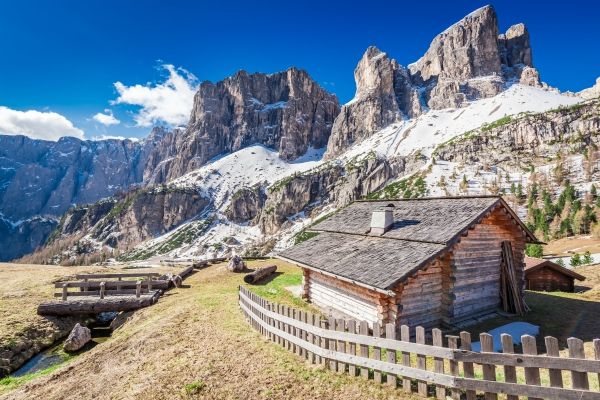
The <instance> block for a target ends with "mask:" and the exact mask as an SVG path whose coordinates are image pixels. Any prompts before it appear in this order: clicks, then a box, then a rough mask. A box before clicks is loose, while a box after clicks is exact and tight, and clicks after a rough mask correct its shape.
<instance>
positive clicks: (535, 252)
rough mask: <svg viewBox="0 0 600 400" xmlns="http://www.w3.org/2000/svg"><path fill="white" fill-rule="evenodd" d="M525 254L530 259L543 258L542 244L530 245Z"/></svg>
mask: <svg viewBox="0 0 600 400" xmlns="http://www.w3.org/2000/svg"><path fill="white" fill-rule="evenodd" d="M525 254H527V255H528V256H529V257H535V258H542V256H543V255H544V249H543V248H542V245H541V244H528V245H527V247H526V248H525Z"/></svg>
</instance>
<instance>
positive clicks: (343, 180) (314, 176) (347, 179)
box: [258, 157, 405, 235]
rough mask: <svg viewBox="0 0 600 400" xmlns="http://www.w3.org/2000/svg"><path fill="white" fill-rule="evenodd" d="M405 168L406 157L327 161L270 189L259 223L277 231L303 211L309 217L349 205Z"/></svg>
mask: <svg viewBox="0 0 600 400" xmlns="http://www.w3.org/2000/svg"><path fill="white" fill-rule="evenodd" d="M404 168H405V165H404V161H403V160H395V162H390V161H388V160H386V159H381V158H376V157H370V158H366V159H364V160H361V161H352V162H349V163H348V164H346V165H341V164H339V163H335V164H331V165H327V164H326V165H325V166H322V167H319V168H317V169H315V170H312V171H309V172H307V173H304V174H300V175H296V176H292V177H289V178H286V179H285V180H283V181H281V182H276V183H275V184H273V185H272V186H271V187H270V188H269V189H268V190H267V200H266V201H265V205H264V207H263V209H262V211H261V214H260V217H259V219H258V225H259V227H260V228H261V231H262V232H264V233H265V234H268V235H271V234H274V233H276V232H278V231H279V229H281V228H282V227H285V224H286V222H287V221H288V219H289V218H290V217H293V216H294V215H296V214H298V213H301V212H302V213H304V215H306V216H308V215H309V214H310V212H311V211H312V210H313V209H314V208H318V207H319V206H322V205H325V204H333V205H335V206H336V207H341V206H343V205H346V204H348V203H350V202H351V201H353V200H356V199H358V198H361V197H364V196H366V195H368V194H370V193H372V192H374V191H376V190H378V189H380V188H381V187H383V186H384V185H385V183H386V182H387V181H388V180H389V179H390V178H391V177H392V176H395V175H396V174H398V173H399V172H401V171H404Z"/></svg>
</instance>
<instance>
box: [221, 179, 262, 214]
mask: <svg viewBox="0 0 600 400" xmlns="http://www.w3.org/2000/svg"><path fill="white" fill-rule="evenodd" d="M265 198H266V194H265V192H264V189H263V188H262V187H261V186H260V185H257V186H255V187H252V188H246V187H245V188H241V189H239V190H238V191H237V192H235V193H234V194H233V196H231V202H230V203H229V206H227V209H226V210H225V215H226V216H227V219H228V220H230V221H233V222H236V223H244V222H248V221H252V220H253V219H254V218H256V216H258V215H259V214H260V210H261V208H262V207H263V205H264V203H265Z"/></svg>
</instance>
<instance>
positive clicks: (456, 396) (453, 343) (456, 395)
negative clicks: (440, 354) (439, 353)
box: [446, 335, 460, 400]
mask: <svg viewBox="0 0 600 400" xmlns="http://www.w3.org/2000/svg"><path fill="white" fill-rule="evenodd" d="M446 338H447V339H448V348H449V349H453V350H456V349H458V336H452V335H447V336H446ZM450 375H452V376H458V361H454V360H450ZM450 396H451V397H452V399H453V400H460V390H458V389H454V388H453V389H450Z"/></svg>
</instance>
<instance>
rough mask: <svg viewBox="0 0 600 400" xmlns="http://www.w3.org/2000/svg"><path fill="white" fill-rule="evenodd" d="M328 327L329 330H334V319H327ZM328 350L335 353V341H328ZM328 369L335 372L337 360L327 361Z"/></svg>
mask: <svg viewBox="0 0 600 400" xmlns="http://www.w3.org/2000/svg"><path fill="white" fill-rule="evenodd" d="M328 325H329V329H331V330H335V318H334V317H329V319H328ZM329 350H331V351H333V352H335V351H336V350H337V341H336V340H332V339H330V340H329ZM329 369H330V370H332V371H337V360H336V359H335V358H332V359H330V360H329Z"/></svg>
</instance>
